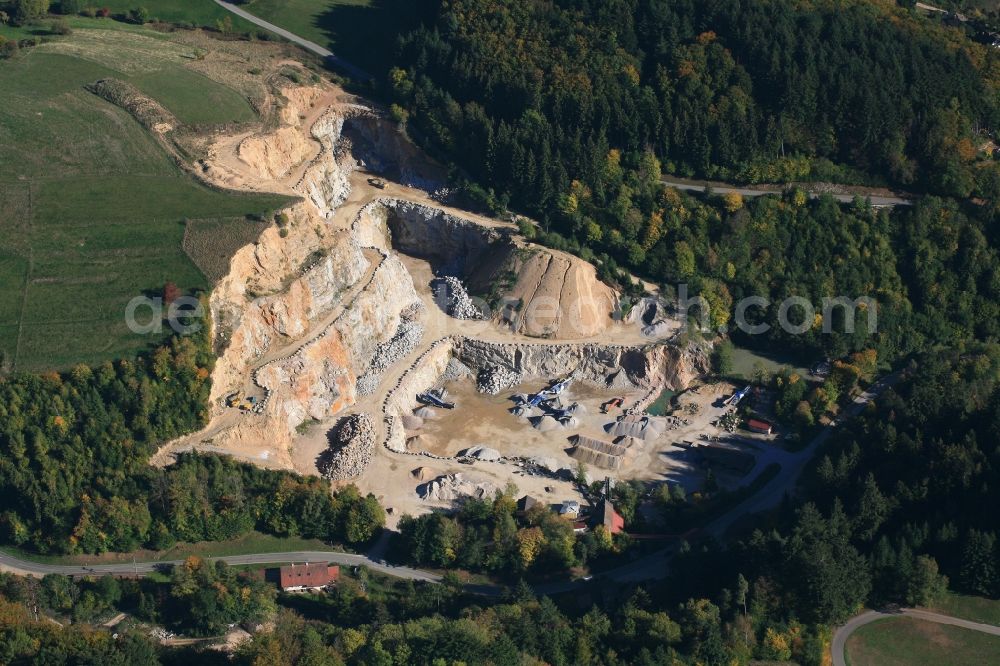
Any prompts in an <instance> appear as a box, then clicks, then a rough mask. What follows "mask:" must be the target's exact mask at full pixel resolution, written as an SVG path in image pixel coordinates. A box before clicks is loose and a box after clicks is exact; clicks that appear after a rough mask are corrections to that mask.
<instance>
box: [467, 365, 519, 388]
mask: <svg viewBox="0 0 1000 666" xmlns="http://www.w3.org/2000/svg"><path fill="white" fill-rule="evenodd" d="M520 383H521V375H520V373H517V372H514V371H513V370H509V369H507V368H500V367H497V366H490V367H487V368H483V369H482V370H480V371H479V374H478V375H477V376H476V388H477V389H478V390H479V392H480V393H488V394H489V395H496V394H498V393H500V392H501V391H506V390H507V389H509V388H510V387H512V386H516V385H517V384H520Z"/></svg>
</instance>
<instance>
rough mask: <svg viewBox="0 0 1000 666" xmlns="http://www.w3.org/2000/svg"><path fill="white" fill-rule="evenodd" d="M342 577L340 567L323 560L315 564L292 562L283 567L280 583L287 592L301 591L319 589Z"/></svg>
mask: <svg viewBox="0 0 1000 666" xmlns="http://www.w3.org/2000/svg"><path fill="white" fill-rule="evenodd" d="M339 577H340V567H339V566H337V565H336V564H334V565H329V564H324V563H321V562H316V563H313V564H310V563H308V562H307V563H306V564H298V565H296V564H290V565H288V566H286V567H281V570H280V573H279V584H280V585H281V589H282V590H283V591H285V592H300V591H302V590H319V589H321V588H324V587H326V586H327V585H329V584H330V583H335V582H337V578H339Z"/></svg>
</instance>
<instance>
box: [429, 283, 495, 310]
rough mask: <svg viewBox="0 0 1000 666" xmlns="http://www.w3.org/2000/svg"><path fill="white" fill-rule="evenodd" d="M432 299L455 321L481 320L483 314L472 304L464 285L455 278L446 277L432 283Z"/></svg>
mask: <svg viewBox="0 0 1000 666" xmlns="http://www.w3.org/2000/svg"><path fill="white" fill-rule="evenodd" d="M433 286H434V298H435V300H436V301H437V302H438V303H439V304H440V305H441V308H442V309H443V310H444V311H445V312H447V313H448V314H449V315H450V316H452V317H454V318H455V319H483V318H484V316H483V312H482V310H480V309H479V308H478V307H476V304H475V303H473V302H472V297H471V296H469V292H468V291H467V290H466V288H465V285H464V284H462V281H461V280H459V279H458V278H457V277H453V276H451V275H446V276H445V277H443V278H440V279H438V280H435V281H434V285H433Z"/></svg>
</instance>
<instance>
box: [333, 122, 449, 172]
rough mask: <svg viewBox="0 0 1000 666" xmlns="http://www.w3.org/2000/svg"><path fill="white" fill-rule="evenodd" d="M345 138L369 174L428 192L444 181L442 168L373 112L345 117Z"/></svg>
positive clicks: (393, 126) (392, 125)
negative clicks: (348, 140)
mask: <svg viewBox="0 0 1000 666" xmlns="http://www.w3.org/2000/svg"><path fill="white" fill-rule="evenodd" d="M344 135H345V136H346V137H347V138H349V139H350V141H351V150H352V153H353V154H354V156H355V157H357V158H358V159H359V160H360V161H361V162H362V163H363V164H364V165H365V167H366V168H367V169H369V170H370V171H373V172H375V173H379V174H382V175H383V176H386V177H387V178H391V179H392V180H394V181H396V182H398V183H403V184H404V185H413V186H416V187H419V188H421V189H424V190H427V191H433V190H435V189H437V188H438V187H440V186H441V185H443V184H444V183H446V182H447V175H448V174H447V172H446V170H445V169H443V168H441V167H440V166H438V165H436V164H435V163H433V162H432V161H431V160H429V159H428V158H427V156H426V155H425V154H423V152H421V151H420V149H418V148H417V147H416V146H414V145H413V143H411V142H410V140H409V139H407V138H406V136H405V135H404V134H403V133H402V132H400V131H399V129H398V128H397V127H396V126H395V124H393V123H390V122H387V121H386V120H383V119H382V118H379V117H378V116H376V115H375V114H373V113H359V114H356V115H353V116H351V117H350V118H348V119H347V122H346V125H345V127H344Z"/></svg>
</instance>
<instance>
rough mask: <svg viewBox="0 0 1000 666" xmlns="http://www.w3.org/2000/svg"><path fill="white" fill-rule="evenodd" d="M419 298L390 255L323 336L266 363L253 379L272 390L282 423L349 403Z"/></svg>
mask: <svg viewBox="0 0 1000 666" xmlns="http://www.w3.org/2000/svg"><path fill="white" fill-rule="evenodd" d="M418 304H419V299H418V296H417V293H416V291H415V289H414V288H413V281H412V280H411V279H410V276H409V274H408V273H407V272H406V269H405V268H404V267H403V265H402V264H401V263H400V262H399V259H397V258H396V257H389V258H387V259H385V260H384V261H383V262H382V264H381V265H380V266H379V268H378V269H377V270H376V271H375V274H374V275H373V276H372V280H371V282H370V283H369V284H368V285H367V287H366V288H365V289H363V290H362V291H361V292H360V293H359V294H358V295H357V297H356V298H355V299H354V301H353V302H352V303H351V304H350V307H348V309H347V310H345V312H344V313H343V315H341V316H340V317H339V318H338V319H337V320H336V321H335V322H334V323H333V324H332V325H331V326H330V328H329V329H328V330H327V331H326V333H325V334H324V335H323V336H322V337H320V338H318V339H317V340H314V341H312V342H309V343H307V344H306V345H304V346H303V347H302V348H301V349H300V350H299V351H298V352H297V353H296V354H295V355H294V356H292V357H290V358H288V359H285V360H283V361H278V362H275V363H272V364H270V365H267V366H264V367H263V368H262V369H261V370H260V372H259V373H258V374H257V382H258V383H259V384H260V385H261V386H263V387H265V388H266V389H268V390H269V391H270V392H271V401H272V402H273V403H274V404H275V405H276V406H277V407H276V408H277V409H278V410H279V411H278V412H277V413H278V414H279V415H281V417H282V419H283V421H284V425H285V427H287V428H289V429H294V428H295V427H296V426H298V425H299V424H301V423H302V422H303V421H305V420H306V419H307V418H314V419H324V418H327V417H329V416H333V415H334V414H336V413H337V412H339V411H340V410H342V409H344V408H345V407H347V406H350V405H353V404H354V403H355V402H356V401H357V397H358V394H357V383H358V376H360V375H362V374H363V373H364V372H365V371H366V370H367V369H369V368H370V367H371V364H372V359H373V358H374V357H375V355H376V353H377V351H378V350H379V348H381V347H382V346H383V345H384V344H385V343H387V342H388V341H389V340H391V339H392V338H393V337H394V335H395V334H396V331H398V330H399V328H400V323H401V322H402V316H401V313H402V312H405V311H406V310H407V309H411V310H412V309H413V308H415V307H419V306H418Z"/></svg>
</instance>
